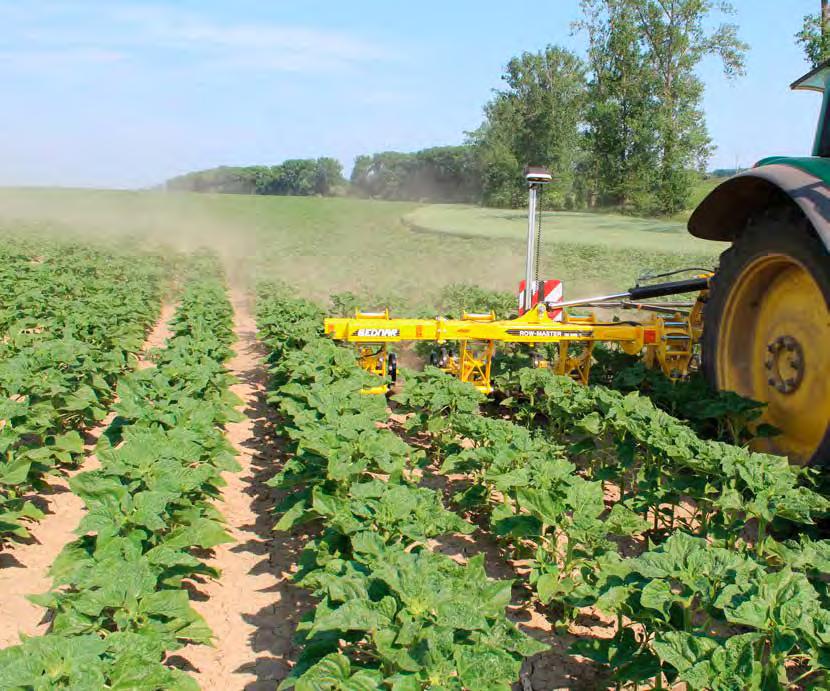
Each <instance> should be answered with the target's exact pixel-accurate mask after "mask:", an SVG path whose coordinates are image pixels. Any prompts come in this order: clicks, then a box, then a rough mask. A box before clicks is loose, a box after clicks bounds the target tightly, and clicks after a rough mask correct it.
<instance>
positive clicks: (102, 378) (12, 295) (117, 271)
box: [0, 238, 165, 541]
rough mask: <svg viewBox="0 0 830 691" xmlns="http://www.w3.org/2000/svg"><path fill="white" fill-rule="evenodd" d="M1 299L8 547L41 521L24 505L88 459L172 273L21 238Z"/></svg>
mask: <svg viewBox="0 0 830 691" xmlns="http://www.w3.org/2000/svg"><path fill="white" fill-rule="evenodd" d="M7 247H8V249H7V250H5V251H4V252H3V261H2V262H0V264H2V271H0V289H2V294H3V306H2V308H0V330H1V331H2V333H3V334H4V338H3V340H2V342H0V396H1V397H2V403H0V541H4V540H6V539H12V538H26V537H28V535H29V533H28V530H27V528H26V523H27V522H28V521H30V520H37V519H39V518H40V517H41V515H42V514H41V512H40V511H39V510H38V509H37V508H36V507H35V506H34V505H33V504H32V503H31V502H30V501H28V500H27V499H25V498H24V497H25V496H26V495H30V494H31V492H32V490H38V489H40V488H41V487H42V485H43V478H44V475H45V474H48V473H54V472H59V471H60V470H61V469H62V468H66V467H69V466H71V465H72V464H73V463H74V462H75V460H76V459H77V458H78V457H79V456H80V455H81V454H82V453H83V451H84V448H83V441H82V438H81V436H80V432H81V431H83V430H84V429H87V428H89V427H91V426H93V425H95V424H96V423H97V422H99V421H100V420H102V419H103V418H104V417H105V416H106V412H107V408H108V407H109V405H110V403H111V402H112V400H113V398H114V395H115V386H116V382H117V381H118V378H119V377H120V376H121V375H123V374H125V373H126V372H128V371H129V370H130V369H131V368H132V367H133V365H134V364H135V362H136V360H135V358H136V354H137V353H138V352H139V351H140V350H141V347H142V345H143V341H144V338H145V336H146V334H147V332H148V330H149V329H150V327H151V325H152V324H153V322H154V321H155V319H156V317H157V315H158V310H159V305H160V300H161V291H162V288H161V282H162V278H163V276H164V273H165V266H164V263H163V262H162V261H161V260H160V259H159V258H157V257H153V256H147V255H145V256H135V255H129V256H128V255H123V254H120V253H115V252H109V251H106V250H103V249H102V250H93V249H89V248H79V247H76V246H73V245H68V244H65V243H63V242H54V241H52V242H50V241H45V242H41V241H37V240H33V239H29V238H17V240H16V241H15V242H13V243H11V244H10V245H9V246H7Z"/></svg>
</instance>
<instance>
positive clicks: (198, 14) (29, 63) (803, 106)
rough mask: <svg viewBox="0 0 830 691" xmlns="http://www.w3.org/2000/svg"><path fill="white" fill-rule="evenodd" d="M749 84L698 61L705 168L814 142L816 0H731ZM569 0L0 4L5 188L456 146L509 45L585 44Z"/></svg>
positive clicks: (1, 0) (99, 182)
mask: <svg viewBox="0 0 830 691" xmlns="http://www.w3.org/2000/svg"><path fill="white" fill-rule="evenodd" d="M734 4H735V5H736V7H737V10H738V14H737V17H736V18H735V20H736V21H737V22H738V24H739V25H740V27H741V37H742V38H743V39H744V40H745V41H747V42H748V43H750V45H751V49H750V53H749V55H748V61H747V68H748V74H747V76H746V77H743V78H741V79H739V80H738V81H736V82H734V83H728V82H727V81H726V80H725V79H724V77H723V75H722V72H721V71H720V67H719V65H718V63H717V62H716V61H714V60H710V61H707V62H706V63H704V64H703V65H702V66H701V69H700V74H701V76H702V77H703V79H704V80H705V82H706V85H707V91H706V100H705V107H706V112H707V118H708V124H709V129H710V133H711V135H712V138H713V140H714V143H715V144H716V145H717V147H718V148H717V152H716V154H715V156H714V157H713V159H712V162H711V165H710V167H731V166H734V165H735V163H736V162H737V163H738V164H740V165H747V164H750V163H752V162H753V161H754V160H756V159H758V158H760V157H762V156H765V155H768V154H773V153H776V154H777V153H782V154H783V153H791V154H804V153H807V152H808V151H809V147H810V142H811V139H812V128H813V125H814V121H815V118H816V113H817V110H818V105H819V97H818V96H817V95H815V94H809V93H791V92H789V91H788V89H787V86H788V84H789V83H790V82H791V81H792V80H793V79H795V78H796V77H797V76H800V74H802V73H803V72H805V71H806V69H807V64H806V62H805V60H804V58H803V56H802V54H801V51H800V49H799V48H798V47H797V46H795V45H794V41H793V34H794V33H795V32H796V31H797V30H798V28H799V26H800V23H801V18H802V16H803V15H804V14H805V13H807V12H809V11H814V10H815V9H816V8H817V7H818V5H819V0H736V1H735V3H734ZM578 14H579V2H578V0H547V2H542V3H536V4H527V5H524V4H519V3H508V2H504V0H476V1H475V2H473V1H471V0H455V1H454V2H448V1H447V0H443V1H442V2H437V1H434V0H420V1H419V2H407V3H397V2H389V0H386V1H384V2H381V1H379V0H377V1H376V0H352V1H351V2H333V1H329V2H325V1H322V0H306V2H285V1H284V0H271V1H270V2H262V0H234V2H230V1H227V0H226V1H224V2H218V1H216V0H199V1H198V2H197V1H188V0H184V1H180V2H160V1H159V2H139V1H138V0H126V1H125V2H121V1H120V0H118V1H116V0H109V1H106V2H101V1H77V2H51V1H50V0H0V88H2V97H0V184H27V185H28V184H31V185H52V184H59V185H77V186H102V187H137V186H145V185H151V184H155V183H158V182H160V181H162V180H164V179H165V178H167V177H169V176H171V175H174V174H177V173H181V172H185V171H188V170H193V169H197V168H206V167H211V166H214V165H219V164H223V163H224V164H254V163H278V162H280V161H282V160H283V159H286V158H302V157H310V156H319V155H331V156H335V157H336V158H338V159H340V160H341V161H342V162H343V164H344V165H345V167H346V169H347V170H348V169H349V168H350V167H351V163H352V161H353V160H354V157H355V156H356V155H358V154H360V153H371V152H375V151H383V150H390V149H396V150H413V149H417V148H421V147H426V146H435V145H441V144H454V143H459V142H461V141H462V140H463V137H464V132H465V131H468V130H471V129H474V128H475V127H477V126H478V124H479V123H480V121H481V107H482V105H483V104H484V103H485V101H486V100H487V99H488V98H489V97H490V94H491V92H492V89H494V88H498V86H499V76H500V73H501V69H502V67H503V66H504V64H505V63H506V62H507V61H508V60H509V59H510V57H511V56H513V55H515V54H517V53H520V52H522V51H524V50H538V49H540V48H542V47H543V46H544V45H546V44H548V43H553V44H561V45H565V46H567V47H570V48H572V49H574V50H576V51H578V52H582V51H583V50H584V37H583V36H580V35H572V33H571V29H570V24H571V22H572V21H573V20H574V19H575V18H576V17H577V16H578Z"/></svg>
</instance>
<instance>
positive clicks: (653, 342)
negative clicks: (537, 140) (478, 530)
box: [325, 298, 702, 393]
mask: <svg viewBox="0 0 830 691" xmlns="http://www.w3.org/2000/svg"><path fill="white" fill-rule="evenodd" d="M701 305H702V301H701V299H700V298H699V299H698V302H697V303H696V304H695V307H694V308H693V309H692V312H691V314H685V313H683V312H677V313H676V314H674V315H672V316H671V317H669V318H663V317H660V316H656V317H655V316H652V317H651V318H650V320H649V321H646V322H643V323H632V322H601V321H597V320H596V319H595V317H594V316H593V315H591V316H588V317H572V316H568V315H565V316H564V321H562V322H557V321H553V320H552V319H550V317H548V314H547V312H546V311H545V309H544V307H542V308H540V309H535V310H531V311H529V312H527V313H525V314H524V315H522V316H521V317H518V318H517V319H512V320H497V319H496V318H495V315H494V314H493V313H490V314H464V315H463V317H462V318H461V319H444V318H441V317H438V318H436V319H392V318H390V316H389V312H388V311H384V312H375V313H365V312H360V311H359V310H358V311H357V312H356V314H355V316H354V317H346V318H329V319H326V320H325V332H326V334H327V335H328V336H330V337H331V338H333V339H335V340H340V341H347V342H351V343H354V344H356V346H357V349H358V356H359V358H360V360H359V361H360V365H361V366H362V367H363V368H364V369H366V370H367V371H369V372H373V373H375V374H377V375H379V376H381V377H385V376H386V374H387V367H388V362H389V357H388V345H389V344H390V343H395V342H399V341H435V342H436V343H446V342H458V353H457V354H453V355H452V356H450V357H449V358H448V361H447V362H446V363H444V364H443V366H442V368H443V369H444V370H445V371H447V372H449V373H450V374H453V375H454V376H457V377H458V378H459V379H461V380H462V381H466V382H470V383H471V384H473V385H474V386H476V387H477V388H478V389H479V390H480V391H482V392H484V393H491V392H492V390H493V388H492V385H491V383H490V373H491V368H492V362H493V355H494V353H495V348H496V343H497V342H505V343H527V344H530V345H541V344H548V343H555V344H558V355H559V357H558V358H557V359H556V362H555V363H553V365H552V366H553V368H554V370H555V371H556V372H557V373H558V374H564V375H567V376H571V377H573V378H574V379H577V380H578V381H581V382H583V383H587V381H588V375H589V374H590V368H591V361H592V351H593V347H594V344H595V343H596V342H598V341H603V342H607V343H616V344H617V345H619V347H620V348H621V349H622V350H623V351H624V352H626V353H628V354H630V355H635V354H638V353H641V352H643V351H645V353H644V354H645V361H646V363H647V364H648V365H649V366H653V367H660V368H661V369H662V370H663V372H665V374H666V375H667V376H669V377H670V378H672V379H679V378H681V377H684V376H685V375H686V374H687V373H688V371H689V367H690V365H691V362H692V358H693V353H694V345H695V343H696V342H697V341H698V340H699V339H700V335H701V331H702V329H701V327H700V309H701V308H700V306H701ZM544 366H549V365H548V364H547V363H544ZM386 390H387V387H386V385H380V386H377V387H373V388H372V389H369V390H367V392H368V393H384V392H386Z"/></svg>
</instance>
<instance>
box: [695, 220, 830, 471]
mask: <svg viewBox="0 0 830 691" xmlns="http://www.w3.org/2000/svg"><path fill="white" fill-rule="evenodd" d="M703 320H704V328H703V371H704V374H705V375H706V377H707V379H708V380H709V382H710V383H711V384H713V385H714V386H715V387H717V388H718V389H722V390H728V391H735V392H737V393H739V394H741V395H743V396H747V397H748V398H752V399H754V400H756V401H762V402H764V403H766V404H767V408H766V411H765V413H764V417H763V419H764V421H765V422H768V423H769V424H771V425H773V426H775V427H777V428H778V429H779V430H780V431H781V434H779V435H777V436H775V437H772V438H769V439H763V440H759V441H758V443H757V448H758V450H760V451H767V452H770V453H776V454H782V455H786V456H788V457H789V458H790V459H791V460H792V461H794V462H796V463H815V464H821V465H827V464H830V424H829V423H830V255H828V252H827V249H826V247H825V246H824V244H823V243H822V242H821V241H820V240H819V238H818V237H817V236H816V234H815V232H814V231H813V228H812V226H811V225H810V224H809V222H808V221H807V220H806V219H805V218H804V217H803V216H801V215H800V214H798V213H797V212H796V211H792V212H789V213H786V212H779V213H776V214H775V215H767V216H765V217H763V218H760V219H757V220H755V221H752V222H750V225H749V226H748V227H747V228H746V230H745V231H744V233H743V234H742V235H741V236H740V237H739V238H738V239H737V240H736V241H735V242H734V244H733V245H732V247H730V248H729V249H728V250H726V251H725V252H724V253H723V254H722V255H721V259H720V267H719V269H718V272H717V274H716V275H715V276H714V278H713V279H712V281H711V283H710V293H709V300H708V302H707V303H706V306H705V309H704V314H703Z"/></svg>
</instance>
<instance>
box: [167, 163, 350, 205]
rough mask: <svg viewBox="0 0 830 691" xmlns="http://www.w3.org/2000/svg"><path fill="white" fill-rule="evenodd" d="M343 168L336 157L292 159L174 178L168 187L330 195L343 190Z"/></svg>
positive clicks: (179, 190) (182, 189) (173, 189)
mask: <svg viewBox="0 0 830 691" xmlns="http://www.w3.org/2000/svg"><path fill="white" fill-rule="evenodd" d="M345 182H346V181H345V179H344V178H343V166H341V165H340V162H339V161H337V160H336V159H333V158H328V157H322V158H318V159H312V158H309V159H290V160H287V161H284V162H283V163H281V164H280V165H277V166H270V167H269V166H248V167H233V166H220V167H219V168H212V169H210V170H200V171H196V172H193V173H187V174H186V175H181V176H179V177H175V178H172V179H170V180H168V181H167V182H166V183H165V187H166V189H168V190H171V191H177V192H215V193H224V194H276V195H292V196H306V197H307V196H310V195H315V194H318V195H323V196H330V195H333V194H336V193H338V192H340V191H342V189H343V186H344V184H345Z"/></svg>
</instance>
